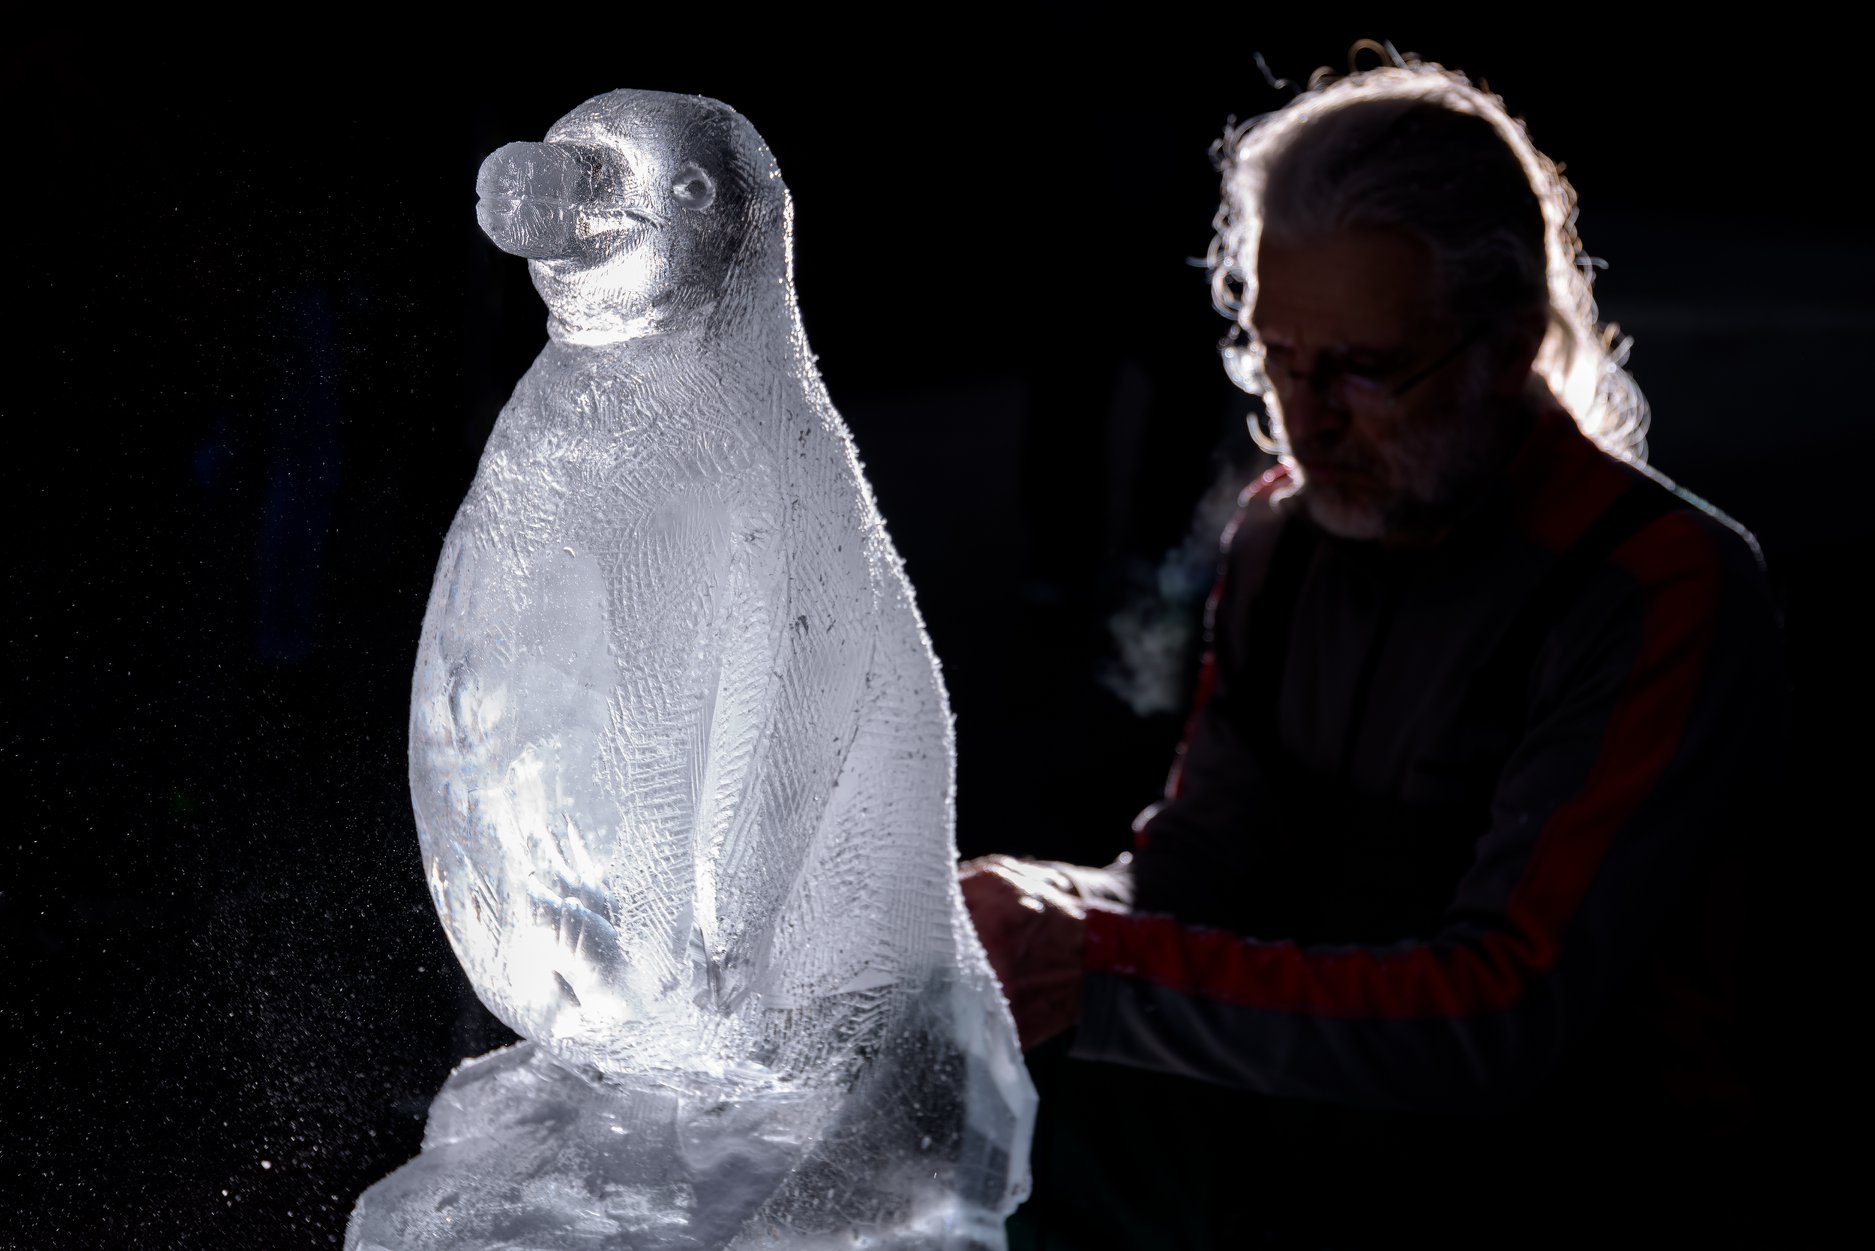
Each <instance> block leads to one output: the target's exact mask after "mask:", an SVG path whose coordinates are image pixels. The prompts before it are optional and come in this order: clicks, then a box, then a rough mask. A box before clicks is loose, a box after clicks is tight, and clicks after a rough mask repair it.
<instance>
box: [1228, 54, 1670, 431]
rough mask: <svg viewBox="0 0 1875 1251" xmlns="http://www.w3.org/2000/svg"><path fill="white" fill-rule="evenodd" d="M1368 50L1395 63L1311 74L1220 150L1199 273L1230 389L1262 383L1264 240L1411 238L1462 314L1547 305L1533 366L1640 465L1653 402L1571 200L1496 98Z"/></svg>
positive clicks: (1257, 387)
mask: <svg viewBox="0 0 1875 1251" xmlns="http://www.w3.org/2000/svg"><path fill="white" fill-rule="evenodd" d="M1362 48H1373V49H1375V50H1378V51H1380V52H1382V53H1383V54H1384V55H1385V56H1386V57H1387V58H1388V59H1389V61H1390V63H1389V64H1384V65H1381V66H1379V67H1377V68H1373V69H1366V70H1359V71H1354V72H1350V73H1349V74H1347V75H1345V76H1333V75H1330V74H1328V73H1327V72H1326V71H1321V70H1318V71H1317V72H1316V74H1315V76H1314V77H1313V78H1312V79H1311V80H1310V83H1309V86H1308V88H1307V90H1305V91H1303V92H1301V93H1300V94H1299V95H1297V96H1296V98H1295V99H1293V100H1291V101H1290V102H1289V103H1288V104H1287V105H1285V106H1283V107H1282V108H1280V109H1278V110H1276V111H1275V112H1272V113H1266V114H1264V115H1262V116H1261V117H1256V118H1252V119H1251V120H1250V121H1248V122H1246V123H1244V124H1242V125H1235V124H1233V125H1231V126H1230V127H1228V128H1227V129H1226V130H1225V132H1224V136H1223V138H1222V139H1220V140H1219V141H1218V142H1217V143H1216V144H1214V145H1213V147H1212V158H1213V160H1214V161H1215V163H1216V165H1217V167H1218V170H1219V172H1220V174H1221V176H1222V183H1223V196H1222V201H1221V203H1220V205H1219V208H1218V212H1217V216H1216V218H1215V220H1214V222H1213V225H1214V227H1215V228H1216V234H1215V236H1214V237H1213V239H1212V241H1211V246H1210V249H1209V251H1208V252H1207V254H1206V266H1207V268H1208V270H1209V272H1210V278H1211V292H1212V303H1213V304H1214V305H1215V306H1216V308H1217V310H1218V312H1219V313H1221V314H1223V315H1224V316H1225V317H1227V318H1229V319H1230V320H1231V322H1232V323H1233V328H1232V330H1231V332H1230V334H1229V335H1228V336H1227V337H1226V339H1225V340H1224V342H1223V344H1222V345H1221V351H1222V353H1223V356H1224V367H1225V370H1226V372H1228V373H1229V374H1230V377H1231V380H1232V381H1233V382H1235V383H1236V384H1237V385H1238V386H1239V387H1241V388H1242V389H1244V390H1245V391H1248V392H1250V393H1251V394H1253V395H1258V396H1262V395H1264V394H1266V393H1267V390H1268V388H1269V379H1268V378H1267V376H1266V375H1265V374H1264V372H1263V367H1262V360H1261V356H1260V354H1259V353H1258V352H1257V351H1256V350H1255V339H1254V336H1253V335H1252V334H1251V333H1250V323H1249V316H1250V310H1251V307H1252V306H1253V305H1254V303H1255V300H1256V282H1257V279H1256V265H1255V262H1256V255H1257V247H1258V244H1259V242H1260V240H1261V239H1262V237H1263V235H1264V234H1265V233H1268V234H1270V235H1271V236H1273V237H1282V238H1287V239H1295V238H1300V237H1306V236H1307V235H1309V234H1311V233H1316V234H1320V233H1328V232H1334V231H1341V230H1347V229H1393V230H1404V231H1407V232H1409V233H1411V234H1413V235H1415V236H1417V237H1418V238H1420V239H1421V240H1423V241H1424V242H1425V243H1426V244H1427V245H1428V246H1429V247H1430V249H1431V251H1432V254H1433V257H1434V262H1435V265H1436V272H1437V273H1438V274H1439V278H1440V287H1441V295H1442V297H1443V298H1444V299H1445V301H1446V302H1447V305H1448V307H1449V308H1450V310H1451V311H1452V312H1454V313H1455V314H1458V315H1460V316H1461V317H1464V318H1466V319H1468V320H1481V321H1483V322H1485V323H1487V324H1489V323H1490V322H1491V320H1492V319H1493V318H1494V317H1503V318H1508V317H1509V316H1511V315H1513V314H1515V313H1518V312H1520V311H1523V310H1526V309H1531V308H1538V309H1541V310H1542V311H1543V314H1544V316H1545V318H1546V320H1547V323H1548V329H1547V331H1546V333H1545V335H1544V339H1543V343H1542V346H1541V348H1540V349H1539V351H1538V353H1537V358H1536V362H1535V369H1536V371H1537V372H1538V373H1539V374H1541V375H1542V377H1543V378H1544V380H1545V381H1546V382H1548V384H1549V386H1550V389H1551V391H1552V392H1554V393H1555V395H1556V398H1557V399H1558V400H1559V401H1560V402H1561V403H1562V405H1563V407H1564V408H1565V409H1567V410H1568V411H1569V413H1570V414H1571V415H1572V416H1573V417H1574V418H1575V421H1576V424H1577V425H1578V426H1579V427H1581V429H1582V432H1583V433H1584V434H1585V435H1587V436H1588V437H1589V438H1590V439H1592V440H1594V441H1595V443H1596V444H1598V445H1599V446H1600V447H1601V448H1602V449H1603V450H1604V451H1606V452H1608V453H1609V454H1611V455H1613V456H1616V457H1619V458H1620V459H1622V460H1625V461H1629V462H1631V463H1634V464H1645V463H1646V459H1647V441H1646V435H1647V423H1648V409H1647V401H1646V399H1645V398H1644V397H1643V396H1642V395H1641V391H1640V387H1639V386H1638V385H1636V383H1635V381H1634V379H1633V378H1632V377H1631V376H1629V374H1628V372H1627V370H1626V369H1625V368H1624V367H1623V366H1624V365H1625V364H1626V362H1627V357H1628V352H1629V349H1630V347H1631V346H1632V340H1631V339H1628V338H1625V337H1623V336H1622V335H1621V334H1620V332H1619V330H1618V328H1617V327H1615V326H1613V325H1609V326H1603V325H1602V324H1600V322H1599V321H1598V320H1597V311H1596V307H1595V298H1594V294H1593V292H1592V289H1591V288H1592V284H1593V280H1594V268H1595V266H1596V265H1597V264H1599V262H1596V261H1594V260H1592V259H1590V258H1589V257H1588V256H1586V255H1585V254H1584V252H1583V250H1582V243H1581V240H1580V239H1579V238H1578V237H1577V235H1576V228H1575V222H1576V198H1575V191H1574V189H1573V188H1572V187H1570V185H1569V183H1568V181H1567V180H1566V179H1564V178H1563V176H1562V173H1561V171H1560V170H1558V169H1557V167H1556V165H1555V163H1554V162H1552V161H1551V160H1550V159H1549V158H1548V157H1547V156H1545V155H1543V153H1542V152H1540V151H1538V150H1537V148H1536V146H1535V145H1534V144H1533V143H1531V141H1530V136H1529V135H1528V133H1527V132H1526V131H1525V129H1524V125H1523V123H1522V122H1521V121H1519V120H1518V119H1516V118H1514V117H1512V116H1511V115H1510V114H1509V113H1508V112H1507V111H1506V110H1505V107H1504V102H1503V101H1502V100H1501V99H1499V98H1498V97H1497V96H1496V95H1494V94H1492V93H1491V92H1490V91H1489V90H1488V89H1487V88H1485V87H1483V86H1479V85H1474V84H1473V83H1472V82H1471V80H1470V79H1468V78H1466V77H1465V76H1464V75H1463V74H1460V73H1457V72H1454V71H1451V70H1448V69H1445V68H1444V67H1443V66H1440V65H1436V64H1433V63H1431V62H1423V61H1421V60H1419V59H1418V58H1416V57H1413V56H1411V55H1410V54H1408V55H1405V56H1402V55H1400V54H1398V53H1396V52H1394V51H1393V49H1392V48H1391V47H1390V46H1386V45H1381V44H1374V43H1371V42H1367V41H1363V43H1361V44H1357V45H1355V51H1356V53H1358V52H1359V51H1360V50H1361V49H1362ZM1259 441H1260V442H1261V441H1263V440H1261V439H1260V440H1259ZM1269 450H1272V451H1275V450H1277V449H1276V448H1274V447H1270V448H1269Z"/></svg>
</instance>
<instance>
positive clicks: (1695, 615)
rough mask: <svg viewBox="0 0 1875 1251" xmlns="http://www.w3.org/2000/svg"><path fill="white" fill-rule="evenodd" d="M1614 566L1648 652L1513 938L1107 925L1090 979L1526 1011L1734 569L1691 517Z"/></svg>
mask: <svg viewBox="0 0 1875 1251" xmlns="http://www.w3.org/2000/svg"><path fill="white" fill-rule="evenodd" d="M1641 489H1652V488H1651V487H1648V488H1641ZM1614 563H1616V564H1617V565H1619V566H1621V567H1622V568H1624V569H1626V570H1627V571H1628V572H1629V573H1631V574H1632V575H1633V576H1634V577H1636V578H1637V579H1638V580H1639V581H1640V582H1641V584H1642V585H1643V586H1645V587H1647V588H1649V589H1648V591H1647V595H1646V604H1645V608H1644V610H1643V612H1644V616H1643V621H1642V642H1641V648H1640V652H1639V655H1638V656H1637V658H1636V659H1635V661H1634V664H1633V666H1632V667H1631V668H1630V670H1629V672H1628V675H1627V680H1626V682H1625V683H1624V687H1623V690H1622V692H1621V694H1620V696H1619V697H1618V699H1617V702H1616V705H1615V708H1614V711H1613V713H1612V715H1611V716H1610V718H1609V721H1608V724H1607V729H1606V731H1605V732H1604V734H1603V736H1602V744H1601V750H1600V752H1599V753H1598V755H1597V758H1596V761H1595V763H1594V765H1593V766H1592V768H1591V770H1590V773H1589V777H1588V780H1587V781H1586V782H1585V783H1584V785H1583V786H1582V788H1581V790H1580V791H1578V792H1577V793H1576V794H1575V795H1574V796H1573V797H1571V798H1570V799H1569V800H1568V801H1567V802H1565V803H1564V804H1563V805H1562V806H1561V807H1559V808H1558V809H1557V810H1556V811H1555V812H1554V813H1553V814H1552V815H1551V817H1550V819H1549V820H1548V821H1547V822H1546V823H1545V825H1544V828H1543V830H1542V832H1541V833H1540V834H1539V835H1538V836H1537V839H1536V842H1535V845H1534V846H1533V848H1532V850H1531V853H1530V855H1529V858H1528V861H1527V863H1526V865H1525V868H1524V872H1523V875H1522V877H1521V878H1520V880H1519V881H1518V883H1517V885H1516V887H1515V888H1514V889H1513V891H1512V893H1511V896H1510V898H1509V900H1508V902H1507V904H1506V907H1505V914H1504V920H1505V925H1504V928H1502V929H1500V930H1494V931H1492V932H1491V933H1488V934H1486V935H1485V936H1484V937H1483V939H1482V940H1480V941H1475V942H1469V943H1460V942H1456V941H1446V942H1440V941H1437V940H1435V941H1433V942H1430V943H1411V944H1406V943H1403V944H1401V945H1399V946H1395V947H1358V948H1346V949H1320V948H1316V949H1305V948H1303V947H1300V946H1298V945H1296V944H1295V943H1290V942H1259V941H1256V940H1252V939H1244V938H1241V937H1239V936H1238V935H1236V934H1232V933H1228V932H1225V931H1222V930H1204V929H1194V928H1186V927H1183V926H1181V925H1179V924H1178V923H1177V922H1176V921H1174V920H1172V919H1171V918H1170V917H1164V916H1151V915H1137V916H1136V915H1129V914H1124V913H1107V912H1101V911H1093V912H1090V913H1089V915H1088V926H1087V957H1086V968H1087V970H1088V971H1089V972H1092V973H1108V974H1114V975H1118V976H1124V977H1135V978H1143V979H1145V980H1148V981H1151V982H1154V983H1157V984H1159V985H1161V986H1164V987H1166V988H1168V989H1171V990H1175V991H1178V992H1180V993H1184V994H1193V995H1200V996H1204V997H1207V998H1212V999H1217V1000H1221V1001H1225V1002H1229V1003H1236V1004H1242V1005H1245V1006H1249V1007H1254V1008H1260V1009H1264V1010H1268V1011H1274V1012H1293V1013H1307V1014H1311V1015H1316V1016H1326V1017H1378V1018H1384V1019H1411V1018H1418V1017H1428V1016H1435V1017H1436V1016H1446V1017H1453V1016H1465V1015H1469V1014H1472V1013H1476V1012H1480V1011H1488V1010H1493V1009H1502V1008H1505V1007H1508V1006H1510V1005H1511V1004H1513V1003H1515V1002H1516V1001H1517V1000H1518V999H1519V998H1520V997H1521V995H1522V994H1523V991H1524V988H1525V986H1526V985H1527V984H1528V983H1529V981H1530V980H1531V978H1532V977H1534V976H1536V975H1539V974H1542V973H1545V972H1547V971H1548V970H1550V969H1551V968H1553V967H1554V966H1555V964H1556V962H1557V960H1558V958H1559V956H1560V953H1561V948H1562V940H1563V935H1564V933H1565V932H1566V931H1567V930H1568V928H1569V924H1570V922H1571V921H1572V920H1573V918H1574V917H1575V915H1576V913H1577V911H1578V909H1579V908H1580V907H1581V905H1582V901H1583V899H1584V898H1585V897H1586V896H1587V894H1588V891H1589V888H1590V886H1591V884H1592V883H1593V881H1594V878H1595V874H1596V871H1597V870H1598V869H1599V868H1600V867H1601V864H1602V862H1603V860H1604V858H1605V857H1606V855H1607V852H1608V848H1609V846H1610V845H1611V844H1612V843H1613V842H1614V840H1615V838H1616V837H1617V835H1618V834H1619V833H1620V832H1621V831H1622V830H1623V828H1624V827H1625V826H1626V825H1627V823H1628V821H1629V819H1630V818H1631V817H1632V816H1633V814H1634V811H1635V809H1636V808H1637V807H1639V805H1640V804H1641V802H1642V801H1643V800H1644V799H1645V798H1646V797H1647V796H1648V795H1649V794H1651V793H1652V792H1653V789H1654V788H1655V786H1656V785H1658V783H1659V781H1660V778H1661V777H1662V775H1663V774H1664V773H1665V771H1666V769H1667V767H1668V765H1669V764H1670V763H1671V761H1672V760H1673V757H1674V754H1675V753H1676V752H1677V751H1678V749H1679V746H1680V742H1681V739H1682V737H1683V735H1684V732H1685V729H1686V723H1687V720H1688V717H1689V715H1690V713H1691V710H1692V705H1693V701H1694V698H1695V695H1696V694H1697V692H1698V689H1699V684H1700V677H1701V674H1702V673H1703V671H1704V666H1705V661H1706V654H1707V652H1708V650H1709V648H1710V645H1711V641H1712V631H1713V615H1714V610H1715V608H1716V605H1717V597H1718V588H1719V565H1718V557H1717V553H1716V551H1715V550H1714V549H1713V546H1712V543H1711V540H1710V539H1709V538H1708V537H1707V536H1706V535H1705V534H1704V533H1702V532H1701V531H1700V530H1699V528H1698V526H1697V523H1696V522H1694V521H1693V519H1692V518H1691V517H1690V516H1688V515H1687V514H1684V513H1671V514H1668V515H1667V516H1665V517H1663V518H1661V519H1660V520H1659V521H1657V522H1655V523H1654V524H1653V525H1651V526H1649V527H1647V529H1646V530H1644V531H1643V532H1642V533H1641V534H1639V535H1636V536H1635V537H1634V538H1633V539H1631V540H1629V541H1628V542H1627V543H1626V544H1624V545H1623V546H1622V548H1621V549H1620V550H1619V551H1617V552H1616V553H1615V556H1614ZM1487 837H1488V836H1487Z"/></svg>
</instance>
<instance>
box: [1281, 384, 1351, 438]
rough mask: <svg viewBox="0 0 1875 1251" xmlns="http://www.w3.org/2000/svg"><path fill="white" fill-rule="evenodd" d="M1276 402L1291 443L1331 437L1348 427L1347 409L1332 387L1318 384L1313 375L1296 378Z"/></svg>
mask: <svg viewBox="0 0 1875 1251" xmlns="http://www.w3.org/2000/svg"><path fill="white" fill-rule="evenodd" d="M1276 400H1277V407H1278V408H1279V409H1280V410H1281V413H1282V419H1283V429H1284V430H1286V431H1287V432H1288V434H1289V439H1290V442H1292V443H1309V442H1314V441H1316V440H1320V439H1332V438H1335V437H1336V436H1337V435H1339V434H1340V432H1341V431H1342V430H1343V429H1345V428H1346V426H1347V424H1348V411H1347V407H1346V406H1345V405H1344V404H1342V402H1341V397H1340V396H1339V395H1338V394H1337V391H1336V388H1334V387H1332V386H1326V387H1325V386H1322V385H1320V384H1319V383H1318V382H1317V380H1316V378H1315V377H1314V376H1313V375H1307V376H1302V377H1298V378H1296V379H1295V380H1294V382H1293V383H1292V384H1291V385H1289V386H1287V387H1285V388H1283V390H1282V392H1281V394H1279V395H1278V396H1277V397H1276Z"/></svg>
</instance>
